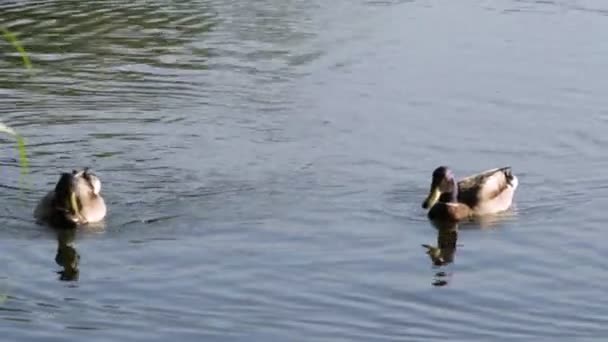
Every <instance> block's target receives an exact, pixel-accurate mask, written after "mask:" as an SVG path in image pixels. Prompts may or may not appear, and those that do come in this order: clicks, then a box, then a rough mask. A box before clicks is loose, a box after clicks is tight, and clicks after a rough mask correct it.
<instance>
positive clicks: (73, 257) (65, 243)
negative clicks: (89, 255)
mask: <svg viewBox="0 0 608 342" xmlns="http://www.w3.org/2000/svg"><path fill="white" fill-rule="evenodd" d="M55 231H56V233H57V254H56V255H55V262H56V263H57V265H59V266H61V267H63V270H62V271H58V272H57V273H58V274H59V279H60V280H63V281H77V280H78V277H79V275H80V270H79V268H78V264H79V262H80V255H79V254H78V251H77V250H76V247H75V244H74V238H75V236H76V230H75V229H56V230H55Z"/></svg>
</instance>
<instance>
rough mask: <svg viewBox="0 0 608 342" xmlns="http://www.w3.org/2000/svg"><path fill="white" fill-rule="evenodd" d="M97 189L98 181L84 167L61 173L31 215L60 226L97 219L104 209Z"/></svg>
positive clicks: (99, 186) (79, 223)
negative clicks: (52, 188) (53, 186)
mask: <svg viewBox="0 0 608 342" xmlns="http://www.w3.org/2000/svg"><path fill="white" fill-rule="evenodd" d="M100 190H101V181H100V180H99V178H98V177H97V176H96V175H95V174H94V173H93V172H91V171H90V170H89V169H88V168H87V169H84V170H81V171H76V170H74V171H72V173H62V174H61V176H60V178H59V181H58V182H57V184H56V185H55V189H54V190H52V191H50V192H48V193H47V194H46V195H45V196H44V197H43V198H42V199H41V200H40V202H39V203H38V205H37V206H36V209H35V210H34V217H35V218H36V220H37V221H38V222H45V223H49V224H51V225H53V226H61V227H71V226H77V225H83V224H87V223H95V222H100V221H102V220H103V219H104V217H105V216H106V212H107V209H106V204H105V201H104V199H103V197H102V196H101V194H100Z"/></svg>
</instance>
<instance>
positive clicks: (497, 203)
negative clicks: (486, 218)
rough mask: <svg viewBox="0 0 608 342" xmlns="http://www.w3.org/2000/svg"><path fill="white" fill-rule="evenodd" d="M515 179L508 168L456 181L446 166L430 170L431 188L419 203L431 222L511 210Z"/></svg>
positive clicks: (462, 218)
mask: <svg viewBox="0 0 608 342" xmlns="http://www.w3.org/2000/svg"><path fill="white" fill-rule="evenodd" d="M517 185H518V180H517V177H515V176H514V175H513V174H512V173H511V168H510V167H502V168H497V169H492V170H487V171H484V172H481V173H479V174H476V175H472V176H469V177H466V178H463V179H461V180H460V181H457V180H456V177H455V176H454V173H453V172H452V170H450V169H449V168H448V167H447V166H440V167H438V168H436V169H435V171H433V178H432V181H431V189H430V191H429V194H428V196H427V198H426V199H425V200H424V202H423V203H422V207H423V208H424V209H429V212H428V216H429V218H430V219H432V220H448V221H461V220H466V219H471V218H473V217H477V216H483V215H488V214H495V213H499V212H501V211H505V210H507V209H509V208H510V207H511V204H512V201H513V196H514V194H515V189H517Z"/></svg>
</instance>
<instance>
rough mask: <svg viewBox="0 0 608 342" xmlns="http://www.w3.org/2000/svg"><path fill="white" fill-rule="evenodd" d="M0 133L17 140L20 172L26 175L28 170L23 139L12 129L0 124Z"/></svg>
mask: <svg viewBox="0 0 608 342" xmlns="http://www.w3.org/2000/svg"><path fill="white" fill-rule="evenodd" d="M0 132H2V133H6V134H9V135H12V136H13V137H15V139H17V150H18V151H19V165H20V166H21V172H22V173H27V170H28V166H29V163H28V160H27V153H26V150H25V139H23V137H22V136H21V135H19V133H17V132H16V131H15V130H14V129H12V128H10V127H8V126H7V125H5V124H3V123H2V122H0Z"/></svg>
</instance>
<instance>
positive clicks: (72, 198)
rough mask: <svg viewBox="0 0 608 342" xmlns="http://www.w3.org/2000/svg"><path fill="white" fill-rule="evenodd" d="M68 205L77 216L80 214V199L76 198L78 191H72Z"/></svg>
mask: <svg viewBox="0 0 608 342" xmlns="http://www.w3.org/2000/svg"><path fill="white" fill-rule="evenodd" d="M68 207H69V208H70V210H71V211H72V213H74V214H75V215H76V216H77V217H78V216H80V210H79V209H78V200H77V199H76V193H75V192H74V191H70V198H69V200H68Z"/></svg>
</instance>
